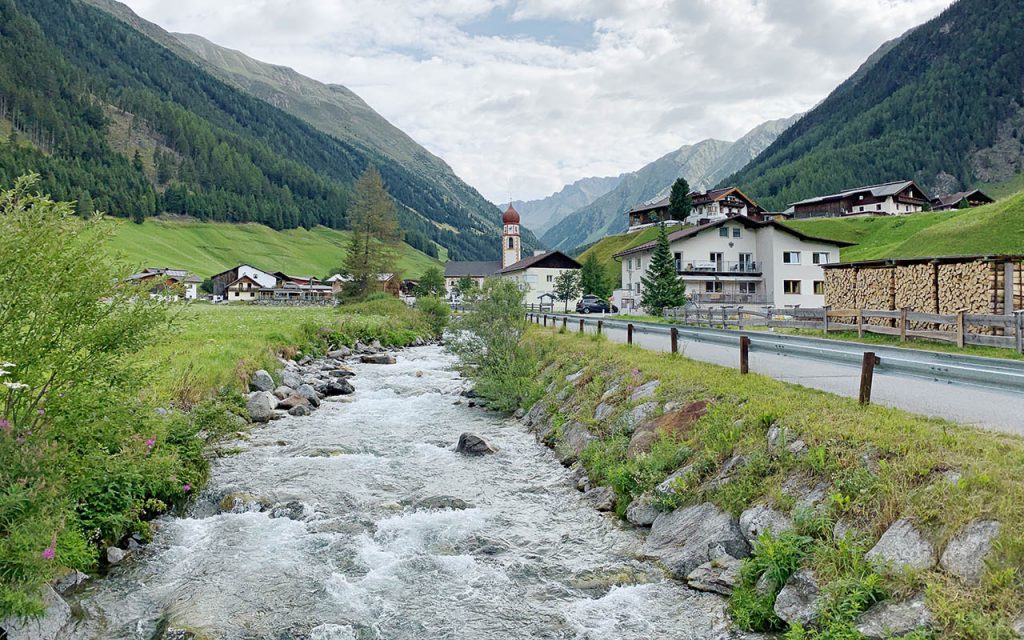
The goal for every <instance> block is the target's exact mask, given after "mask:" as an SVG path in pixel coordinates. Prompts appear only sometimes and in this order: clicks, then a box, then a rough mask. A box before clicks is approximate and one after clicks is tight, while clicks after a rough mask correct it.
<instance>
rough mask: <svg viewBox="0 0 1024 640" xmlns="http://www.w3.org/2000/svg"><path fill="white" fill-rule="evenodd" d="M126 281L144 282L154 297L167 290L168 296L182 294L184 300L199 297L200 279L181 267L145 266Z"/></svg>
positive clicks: (163, 294)
mask: <svg viewBox="0 0 1024 640" xmlns="http://www.w3.org/2000/svg"><path fill="white" fill-rule="evenodd" d="M128 281H129V282H133V283H139V284H141V283H145V284H146V285H148V286H149V287H150V288H149V293H150V295H152V296H154V297H165V295H166V293H167V292H168V291H170V292H171V294H170V296H169V297H170V298H172V299H175V300H176V299H178V297H179V296H183V297H184V298H185V299H186V300H195V299H197V298H198V297H199V290H198V288H199V285H200V284H202V282H203V281H202V280H201V279H200V278H199V277H197V276H195V275H192V274H191V273H189V272H188V271H185V270H183V269H166V268H153V267H150V268H147V269H143V270H142V271H141V272H139V273H136V274H134V275H131V276H128Z"/></svg>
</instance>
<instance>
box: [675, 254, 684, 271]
mask: <svg viewBox="0 0 1024 640" xmlns="http://www.w3.org/2000/svg"><path fill="white" fill-rule="evenodd" d="M675 258H676V273H682V271H683V253H682V252H681V251H676V255H675Z"/></svg>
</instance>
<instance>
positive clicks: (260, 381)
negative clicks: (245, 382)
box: [249, 369, 274, 391]
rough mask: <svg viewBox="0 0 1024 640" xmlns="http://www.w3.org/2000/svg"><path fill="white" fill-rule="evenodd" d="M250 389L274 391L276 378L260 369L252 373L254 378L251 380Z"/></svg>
mask: <svg viewBox="0 0 1024 640" xmlns="http://www.w3.org/2000/svg"><path fill="white" fill-rule="evenodd" d="M249 390H250V391H273V390H274V378H272V377H271V375H270V374H269V373H267V372H266V371H264V370H263V369H260V370H259V371H257V372H256V373H254V374H253V375H252V380H250V381H249Z"/></svg>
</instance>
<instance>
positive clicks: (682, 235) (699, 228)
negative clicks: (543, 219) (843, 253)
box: [612, 215, 854, 258]
mask: <svg viewBox="0 0 1024 640" xmlns="http://www.w3.org/2000/svg"><path fill="white" fill-rule="evenodd" d="M729 222H738V223H740V224H742V225H743V226H744V227H746V228H748V229H765V228H768V227H774V228H775V229H777V230H779V231H781V232H783V233H788V234H789V235H791V236H795V237H797V238H800V239H801V240H805V241H807V242H824V243H826V244H832V245H835V246H837V247H852V246H853V245H854V243H853V242H844V241H841V240H829V239H827V238H816V237H814V236H809V235H807V234H805V233H801V232H800V231H797V230H796V229H792V228H790V227H787V226H786V225H784V224H781V223H778V222H775V221H774V220H768V221H765V222H758V221H756V220H753V219H751V218H748V217H747V216H744V215H732V216H729V217H728V218H723V219H721V220H718V221H715V222H708V223H707V224H700V225H696V226H692V227H686V228H684V229H680V230H679V231H675V232H673V233H670V234H668V241H669V242H670V243H672V242H676V241H677V240H685V239H686V238H693V237H694V236H697V235H700V234H701V233H703V232H705V231H709V230H711V229H717V228H719V227H721V226H722V225H724V224H727V223H729ZM657 244H658V241H657V240H651V241H650V242H645V243H643V244H641V245H637V246H635V247H633V248H632V249H626V250H625V251H620V252H619V253H616V254H615V255H613V256H612V257H613V258H619V257H622V256H627V255H632V254H634V253H643V252H645V251H650V250H652V249H654V247H655V246H657Z"/></svg>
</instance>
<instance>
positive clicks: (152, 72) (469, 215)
mask: <svg viewBox="0 0 1024 640" xmlns="http://www.w3.org/2000/svg"><path fill="white" fill-rule="evenodd" d="M93 2H100V0H93ZM103 4H105V5H107V6H106V7H105V8H106V9H107V10H102V9H99V8H97V7H96V6H93V4H89V3H86V2H83V1H82V0H17V2H15V1H14V0H0V30H2V32H3V34H4V37H3V38H2V39H0V181H2V182H4V183H8V184H9V183H10V182H11V181H12V180H13V179H14V178H15V177H17V176H18V175H21V174H24V173H27V172H30V171H36V172H38V173H40V174H41V176H42V178H41V187H42V188H43V189H44V190H45V191H48V192H49V193H50V194H52V195H53V196H54V197H56V198H59V199H67V200H75V199H79V198H80V197H83V196H84V195H90V196H91V199H92V201H93V202H94V203H95V205H96V207H97V208H98V209H101V210H104V211H107V212H109V213H111V214H113V215H117V216H122V217H134V218H136V219H137V220H140V221H141V220H142V219H144V218H145V217H146V216H149V215H153V214H155V213H158V212H167V213H172V214H185V215H190V216H192V217H194V218H198V219H201V220H213V221H226V222H259V223H264V224H267V225H269V226H271V227H273V228H275V229H286V228H295V227H300V226H301V227H305V228H312V227H314V226H316V225H324V226H327V227H332V228H343V227H344V224H345V220H346V211H347V208H348V201H349V197H350V194H349V189H350V187H351V185H352V183H353V182H354V180H355V178H356V177H357V176H358V175H359V174H360V173H361V172H362V171H363V170H364V169H365V168H366V166H367V165H369V164H374V165H376V166H377V167H378V168H379V169H380V171H381V173H382V174H383V176H384V179H385V182H386V184H387V186H388V189H389V191H390V192H391V194H392V196H393V197H394V198H395V200H396V202H397V203H398V209H399V217H400V222H401V224H402V227H403V228H404V229H405V230H406V232H407V237H408V239H409V241H410V243H411V244H414V245H416V246H418V247H419V248H422V249H424V250H427V251H428V252H432V253H434V254H437V253H438V251H437V245H440V246H442V247H445V248H448V249H449V254H450V255H451V256H452V257H454V258H459V259H473V258H478V259H483V258H494V257H496V256H497V253H498V237H499V235H498V234H499V225H498V218H497V216H495V215H493V211H494V206H493V205H491V204H489V203H487V202H486V201H485V200H484V199H483V198H479V199H478V200H475V201H468V200H467V201H456V200H455V199H454V198H453V195H452V191H451V189H450V188H449V186H446V185H444V184H441V183H440V181H435V180H431V179H430V178H428V177H427V176H425V175H424V173H423V172H422V171H418V170H416V168H415V167H414V168H410V167H408V166H405V165H403V164H402V163H401V162H399V161H397V160H395V159H394V158H393V157H392V156H388V155H385V154H384V153H383V152H379V151H377V150H376V149H371V148H369V147H368V146H367V145H366V144H362V143H360V142H359V141H357V140H354V139H342V138H341V137H339V136H335V135H329V134H327V133H325V132H323V131H320V130H318V129H317V128H315V127H314V126H312V125H310V124H309V123H307V122H305V121H303V120H301V119H299V118H297V117H295V116H293V115H291V114H288V113H285V112H284V111H282V110H281V109H279V108H277V107H275V106H273V105H271V104H269V103H268V102H265V101H263V100H261V99H258V98H257V97H255V96H253V95H250V94H249V93H246V92H244V91H242V90H240V89H239V88H237V87H236V86H233V85H231V84H228V83H226V82H225V81H223V80H222V79H220V78H217V77H215V76H214V75H213V74H212V73H211V72H210V70H209V67H208V66H204V64H205V63H204V62H203V61H202V60H201V59H200V58H199V57H198V56H196V55H195V54H194V53H192V52H191V51H190V50H189V49H187V48H186V47H184V45H182V44H181V43H180V42H178V41H176V40H174V39H173V38H172V37H170V36H169V34H166V32H163V31H162V30H161V29H159V27H156V26H155V25H151V24H149V23H145V21H143V20H141V19H140V18H138V17H137V16H134V14H132V13H131V11H130V10H128V9H127V8H126V7H123V5H116V4H115V3H112V2H109V0H103ZM110 11H116V12H119V13H111V12H110ZM175 43H177V44H175ZM435 243H436V244H435Z"/></svg>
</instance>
